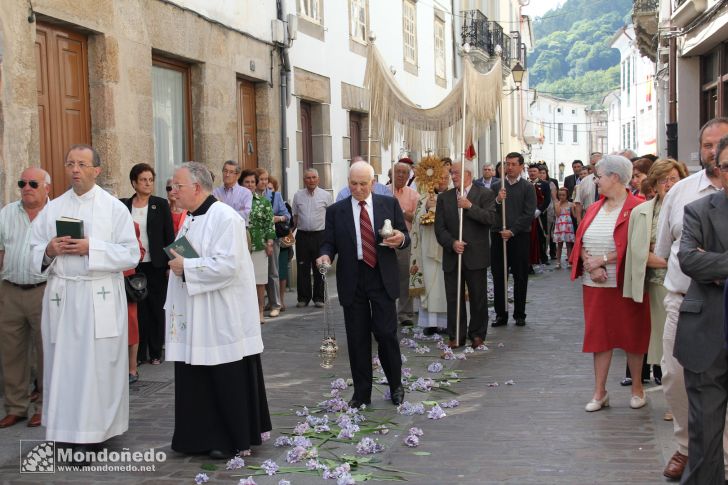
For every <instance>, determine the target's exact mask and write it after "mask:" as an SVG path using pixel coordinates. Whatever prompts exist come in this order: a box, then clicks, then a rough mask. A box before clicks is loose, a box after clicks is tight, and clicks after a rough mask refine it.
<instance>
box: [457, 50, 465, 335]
mask: <svg viewBox="0 0 728 485" xmlns="http://www.w3.org/2000/svg"><path fill="white" fill-rule="evenodd" d="M466 62H467V58H466V57H465V56H463V109H462V113H463V119H462V137H461V140H462V145H461V149H462V158H461V159H460V194H461V195H462V194H463V192H465V152H466V149H465V118H466V116H465V113H466V110H467V107H466V105H465V100H466V93H467V79H468V76H467V74H466V64H465V63H466ZM458 219H459V223H460V227H459V230H458V241H462V240H463V208H462V207H459V208H458ZM462 273H463V255H462V253H460V254H458V278H457V281H458V291H457V300H456V302H457V303H456V305H455V345H456V346H459V345H460V312H461V311H464V309H463V308H461V307H460V300H461V298H462Z"/></svg>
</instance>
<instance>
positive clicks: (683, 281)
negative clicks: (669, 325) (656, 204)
mask: <svg viewBox="0 0 728 485" xmlns="http://www.w3.org/2000/svg"><path fill="white" fill-rule="evenodd" d="M718 190H720V189H719V188H718V187H716V186H715V185H713V183H712V182H711V180H710V178H708V176H707V175H706V173H705V170H701V171H700V172H697V173H694V174H692V175H691V176H689V177H687V178H684V179H682V180H681V181H679V182H678V183H676V184H675V185H674V186H673V187H672V188H671V189H670V190H669V191H668V192H667V195H665V200H664V202H663V203H662V209H660V218H659V220H658V222H657V238H656V239H655V254H656V255H657V256H660V257H661V258H665V259H667V275H666V276H665V288H667V289H668V290H669V291H672V292H673V293H683V294H684V293H687V292H688V287H689V286H690V278H689V277H687V276H686V275H685V273H683V272H682V270H681V269H680V261H678V259H677V252H678V250H679V249H680V237H681V236H682V228H683V213H684V212H685V210H684V209H685V206H686V205H687V204H689V203H691V202H693V201H696V200H698V199H700V198H702V197H705V196H706V195H709V194H712V193H714V192H717V191H718Z"/></svg>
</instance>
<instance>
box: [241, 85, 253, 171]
mask: <svg viewBox="0 0 728 485" xmlns="http://www.w3.org/2000/svg"><path fill="white" fill-rule="evenodd" d="M238 147H239V149H238V163H240V165H241V166H242V168H243V169H246V168H257V167H258V129H257V125H256V122H255V84H253V83H251V82H250V81H245V80H243V79H238Z"/></svg>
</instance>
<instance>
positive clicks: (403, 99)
mask: <svg viewBox="0 0 728 485" xmlns="http://www.w3.org/2000/svg"><path fill="white" fill-rule="evenodd" d="M463 65H464V67H465V68H464V76H463V77H462V78H461V79H460V81H458V83H457V84H456V85H455V86H454V87H453V90H452V91H451V92H450V93H449V94H448V95H447V96H446V97H445V98H444V99H443V100H442V101H441V102H440V103H439V104H438V105H436V106H434V107H432V108H424V109H423V108H419V107H418V106H417V105H416V104H415V103H413V102H412V101H411V100H410V99H409V98H408V97H407V95H406V94H405V93H404V92H403V91H402V90H401V89H400V87H399V86H398V85H397V81H395V79H394V76H393V75H392V74H391V72H390V71H389V68H388V67H387V66H386V64H385V62H384V60H383V59H382V56H381V54H380V53H379V51H378V50H377V48H376V47H375V46H374V45H372V44H370V45H369V49H368V54H367V68H366V74H365V77H364V87H365V88H367V89H368V90H369V94H370V100H371V108H370V111H371V112H370V122H371V123H372V128H373V129H374V130H376V132H375V133H373V136H375V137H377V138H379V140H380V141H381V143H382V147H383V148H387V147H390V146H391V145H392V142H393V141H394V140H405V141H406V142H407V144H408V146H409V148H410V149H411V150H413V151H418V152H421V151H422V150H423V149H428V148H429V149H433V150H434V149H437V148H441V147H447V146H450V145H451V143H452V144H454V145H457V146H459V145H460V143H459V140H460V137H461V136H460V135H461V130H462V124H461V123H462V117H463V83H465V85H466V93H465V96H466V99H465V103H466V106H467V109H466V111H465V113H466V120H465V123H466V124H465V126H466V127H470V128H471V129H473V128H474V126H475V123H476V122H489V121H490V120H493V119H495V117H496V115H497V113H498V106H499V104H500V100H501V97H502V93H503V77H502V70H501V63H500V61H498V62H496V63H495V64H494V65H493V68H492V69H491V70H490V71H489V72H487V73H485V74H481V73H479V72H478V71H477V70H476V69H475V67H474V66H473V64H472V62H470V60H469V59H468V58H467V57H465V58H464V62H463ZM460 148H462V147H460Z"/></svg>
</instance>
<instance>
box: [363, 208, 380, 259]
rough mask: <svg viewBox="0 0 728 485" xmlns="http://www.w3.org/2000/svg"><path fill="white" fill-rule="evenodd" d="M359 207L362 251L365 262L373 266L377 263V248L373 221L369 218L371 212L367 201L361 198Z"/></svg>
mask: <svg viewBox="0 0 728 485" xmlns="http://www.w3.org/2000/svg"><path fill="white" fill-rule="evenodd" d="M359 207H361V210H360V212H359V233H360V234H361V253H362V256H363V259H364V262H365V263H366V264H368V265H369V266H370V267H372V268H373V267H374V266H376V264H377V248H376V247H375V246H374V229H373V228H372V221H371V220H370V219H369V212H367V202H366V201H365V200H360V201H359Z"/></svg>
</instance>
